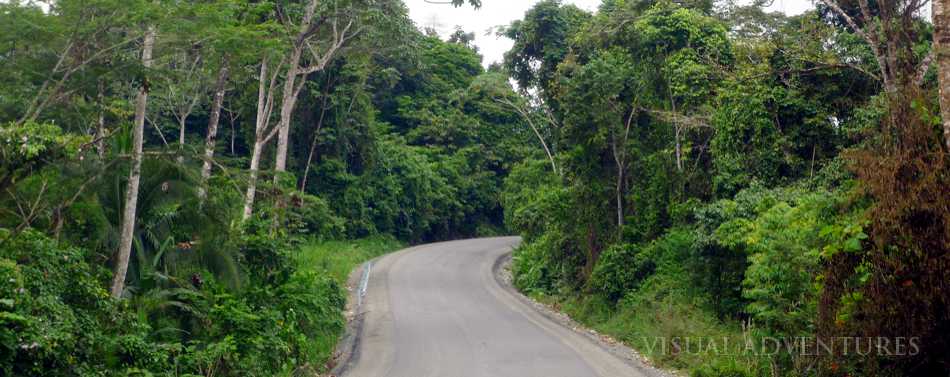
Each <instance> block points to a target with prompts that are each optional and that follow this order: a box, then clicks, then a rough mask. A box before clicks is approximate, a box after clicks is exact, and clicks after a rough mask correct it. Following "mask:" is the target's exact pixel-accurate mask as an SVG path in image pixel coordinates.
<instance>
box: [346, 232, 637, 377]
mask: <svg viewBox="0 0 950 377" xmlns="http://www.w3.org/2000/svg"><path fill="white" fill-rule="evenodd" d="M518 242H520V241H519V238H517V237H505V238H482V239H473V240H463V241H452V242H443V243H435V244H428V245H422V246H417V247H413V248H410V249H406V250H403V251H400V252H398V253H395V254H391V255H389V256H386V257H384V258H382V259H380V260H378V261H377V262H376V263H375V264H374V265H373V266H372V268H371V274H370V278H369V281H368V285H367V287H368V288H367V293H366V296H365V298H364V299H363V301H362V302H363V307H362V309H361V312H363V313H364V314H363V315H364V317H363V318H364V321H363V326H362V330H361V331H360V332H359V333H360V336H359V338H358V340H357V343H356V344H357V346H356V351H355V352H354V355H353V357H352V358H351V359H350V363H349V364H348V366H347V367H346V368H344V372H343V373H342V375H343V376H349V377H430V376H431V377H505V376H511V377H580V376H603V377H618V376H633V377H638V376H652V375H653V373H651V372H650V371H649V370H648V369H646V368H644V367H643V366H637V365H632V364H631V362H630V361H624V360H621V359H620V358H618V357H615V356H614V355H613V354H611V353H610V352H608V351H606V350H605V348H602V347H601V346H598V345H597V344H595V343H594V342H592V341H590V340H589V339H588V338H586V337H584V336H582V335H580V334H578V333H576V332H574V331H571V330H570V329H568V328H566V327H564V326H562V325H560V324H558V323H555V322H553V321H551V320H550V319H548V317H545V316H544V315H542V314H541V313H539V312H537V311H535V310H534V309H533V308H532V307H530V306H529V305H528V304H526V303H525V302H524V301H523V300H521V299H518V298H517V296H516V294H517V293H515V292H512V291H511V290H510V289H507V288H505V287H503V286H502V285H501V284H500V283H499V282H498V281H497V280H496V279H495V277H494V274H493V272H492V267H493V266H494V264H495V262H496V261H498V260H499V259H500V258H501V257H502V256H503V255H505V254H506V253H508V252H510V251H511V249H512V247H513V246H515V245H517V244H518Z"/></svg>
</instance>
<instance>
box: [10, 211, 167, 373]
mask: <svg viewBox="0 0 950 377" xmlns="http://www.w3.org/2000/svg"><path fill="white" fill-rule="evenodd" d="M85 258H86V255H85V251H83V250H82V249H79V248H75V247H69V246H64V245H61V244H58V243H57V242H56V241H54V240H51V239H49V238H48V237H46V236H44V235H42V234H40V233H38V232H35V231H33V230H29V229H27V230H25V231H24V232H22V233H20V234H17V235H15V236H11V234H10V232H9V231H6V230H3V229H0V282H2V283H0V284H2V288H3V289H2V290H0V295H2V296H0V368H2V369H0V370H2V371H3V373H2V374H3V375H7V376H14V375H44V376H66V375H76V374H79V375H87V374H90V375H96V374H99V375H101V374H104V371H106V370H108V369H112V370H121V369H126V368H143V369H151V370H165V369H167V368H168V361H169V358H168V356H169V354H168V351H169V349H168V348H167V347H165V346H163V345H161V344H156V343H152V342H149V341H148V340H147V338H148V334H149V332H150V330H151V328H150V326H149V325H148V324H146V323H143V322H141V321H140V320H139V319H138V318H137V317H136V316H135V315H134V313H133V312H131V311H129V310H128V307H127V306H126V305H123V303H120V302H118V301H115V300H113V299H112V298H111V297H110V296H109V293H108V292H107V291H106V290H105V289H104V288H103V287H104V284H103V283H104V282H105V281H108V278H109V273H108V271H106V270H105V269H103V268H101V267H96V266H94V265H89V264H87V263H86V262H85V260H86V259H85Z"/></svg>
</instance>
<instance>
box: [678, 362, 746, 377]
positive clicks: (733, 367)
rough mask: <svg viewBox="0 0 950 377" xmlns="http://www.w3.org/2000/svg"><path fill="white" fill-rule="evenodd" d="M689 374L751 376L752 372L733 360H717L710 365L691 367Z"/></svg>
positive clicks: (702, 375) (720, 376) (709, 376)
mask: <svg viewBox="0 0 950 377" xmlns="http://www.w3.org/2000/svg"><path fill="white" fill-rule="evenodd" d="M689 375H690V376H691V377H752V373H750V372H749V371H748V369H747V368H745V367H743V366H741V365H739V364H738V363H736V362H735V360H728V361H717V362H716V363H714V364H712V365H704V366H701V367H699V368H696V369H693V370H692V371H691V372H690V373H689Z"/></svg>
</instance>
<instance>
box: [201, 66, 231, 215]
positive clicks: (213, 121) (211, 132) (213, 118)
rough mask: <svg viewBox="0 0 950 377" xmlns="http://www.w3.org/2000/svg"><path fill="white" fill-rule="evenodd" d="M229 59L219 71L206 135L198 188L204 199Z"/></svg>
mask: <svg viewBox="0 0 950 377" xmlns="http://www.w3.org/2000/svg"><path fill="white" fill-rule="evenodd" d="M227 64H228V63H227V60H225V61H224V62H223V63H222V67H221V70H220V71H218V81H217V82H215V84H214V100H213V101H212V103H211V114H210V117H209V118H208V135H207V136H205V156H204V164H202V166H201V187H199V188H198V197H199V198H201V199H202V200H204V198H205V195H206V194H207V193H206V192H205V186H206V185H207V183H208V178H210V177H211V159H212V158H214V142H215V138H217V137H218V123H219V121H220V120H221V105H222V104H223V103H224V89H225V87H226V86H227V83H228V66H227Z"/></svg>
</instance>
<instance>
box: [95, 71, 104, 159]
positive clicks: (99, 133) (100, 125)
mask: <svg viewBox="0 0 950 377" xmlns="http://www.w3.org/2000/svg"><path fill="white" fill-rule="evenodd" d="M97 86H98V88H97V89H98V93H97V94H96V102H97V103H98V105H99V114H98V119H97V121H96V136H95V137H96V138H95V143H96V155H98V156H99V161H100V163H101V162H102V159H103V158H105V156H106V111H105V91H106V89H105V83H104V82H103V81H102V80H99V83H98V85H97Z"/></svg>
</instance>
